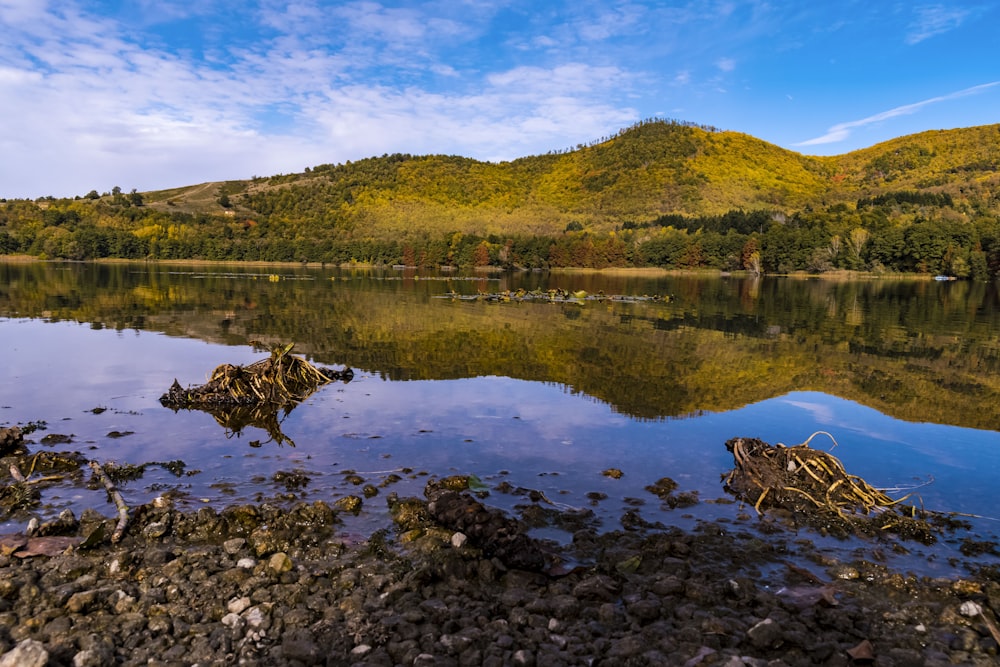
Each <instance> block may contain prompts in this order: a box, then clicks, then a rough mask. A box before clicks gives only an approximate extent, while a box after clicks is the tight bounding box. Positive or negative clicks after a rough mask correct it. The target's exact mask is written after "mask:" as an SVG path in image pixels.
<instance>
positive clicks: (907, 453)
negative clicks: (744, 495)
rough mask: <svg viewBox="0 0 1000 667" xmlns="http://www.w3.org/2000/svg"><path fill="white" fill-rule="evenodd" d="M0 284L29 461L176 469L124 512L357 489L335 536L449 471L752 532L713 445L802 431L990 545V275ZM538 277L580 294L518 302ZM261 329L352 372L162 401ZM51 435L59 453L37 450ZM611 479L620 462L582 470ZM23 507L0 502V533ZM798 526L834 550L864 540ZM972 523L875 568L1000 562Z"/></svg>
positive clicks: (148, 483) (999, 409) (5, 394)
mask: <svg viewBox="0 0 1000 667" xmlns="http://www.w3.org/2000/svg"><path fill="white" fill-rule="evenodd" d="M0 276H2V279H0V343H2V349H3V364H2V367H0V368H2V370H3V374H4V381H3V383H2V385H0V424H2V425H13V424H21V425H25V424H29V423H39V422H44V425H45V428H44V430H37V431H35V432H34V433H32V434H31V435H30V436H29V437H30V439H31V440H33V441H34V443H36V444H33V445H31V447H32V449H33V451H35V450H45V449H48V450H52V451H78V452H80V453H81V454H83V455H84V456H85V457H86V458H88V459H92V460H96V461H98V462H100V463H105V462H109V461H113V462H116V463H120V464H126V463H127V464H135V465H139V464H144V463H156V462H160V463H165V462H177V461H179V462H182V464H183V467H182V469H178V467H177V466H176V465H174V466H157V465H149V466H147V467H146V469H145V472H144V474H143V475H142V476H141V477H140V478H138V479H136V480H134V481H131V482H128V483H126V484H124V485H123V486H122V492H123V495H124V496H125V498H126V501H127V502H128V503H129V505H130V506H136V505H139V504H142V503H145V502H148V501H150V500H151V499H153V498H155V497H156V496H158V495H163V494H169V495H171V496H173V497H175V498H176V499H177V501H178V502H179V503H181V504H182V505H183V506H187V507H197V506H201V505H211V506H213V507H217V508H221V507H223V506H225V505H228V504H234V503H240V502H246V501H263V500H267V501H269V502H274V503H278V504H286V505H287V504H291V503H293V502H295V501H297V500H301V499H304V500H307V501H312V500H324V501H327V502H334V501H336V500H337V499H338V498H342V497H344V496H348V495H357V496H362V495H363V492H362V490H363V489H364V488H365V486H366V485H368V492H369V494H372V493H375V492H377V495H374V496H373V497H370V498H366V499H365V501H364V506H363V510H362V512H361V513H360V514H359V515H358V516H357V517H351V518H349V520H348V521H347V522H346V523H345V526H344V530H345V531H356V532H357V533H358V534H367V533H370V532H371V530H372V529H373V526H376V527H377V526H385V525H388V514H387V510H386V503H385V496H386V495H387V494H389V493H397V494H399V495H400V496H407V495H421V494H422V491H423V487H424V485H425V483H426V481H427V480H428V479H431V478H440V477H444V476H447V475H452V474H463V475H475V476H476V477H478V478H479V479H480V480H482V482H483V483H484V484H485V485H487V486H488V487H490V488H492V489H494V490H493V491H492V492H491V493H490V494H489V496H488V498H487V499H486V502H488V503H489V504H491V505H495V506H498V507H503V508H505V509H513V508H514V507H515V506H518V505H521V504H526V503H529V502H530V501H529V499H528V498H529V495H530V492H532V491H533V492H535V497H536V499H537V498H539V497H541V498H542V499H543V500H542V502H543V503H545V504H546V505H551V506H554V507H557V508H565V509H569V508H572V509H577V510H581V509H589V510H591V511H593V512H594V517H593V520H594V521H595V522H599V523H600V525H601V526H602V527H603V528H605V529H616V528H620V527H621V524H620V520H621V517H622V515H623V513H624V512H626V511H637V512H639V513H640V514H641V515H642V517H643V518H644V519H645V520H647V521H659V522H662V523H663V524H666V525H677V526H682V527H694V526H696V525H698V524H699V523H703V522H705V521H708V520H714V521H720V522H722V523H721V524H720V525H726V524H727V523H731V524H732V525H733V528H732V529H733V530H737V529H739V530H753V529H754V526H755V523H756V522H757V519H756V517H753V518H750V519H747V518H746V514H747V513H748V512H749V514H751V515H753V514H754V512H753V509H752V508H748V507H746V506H745V505H741V504H740V503H736V502H732V501H733V498H732V497H731V496H728V495H727V493H726V492H725V491H724V490H723V488H722V483H721V481H720V478H721V476H722V475H723V474H724V473H726V472H727V471H729V470H730V469H731V468H732V467H733V458H732V455H731V454H730V453H729V452H728V451H727V450H726V448H725V442H726V441H727V440H728V439H730V438H732V437H735V436H745V437H754V438H760V439H762V440H765V441H767V442H770V443H778V442H781V443H785V444H787V445H794V444H798V443H801V442H804V441H806V440H807V439H808V438H809V437H810V436H811V435H812V434H814V433H816V432H817V431H823V432H826V433H829V434H830V436H832V439H831V437H827V436H825V435H820V436H817V437H816V438H814V439H813V440H812V441H811V443H810V446H812V447H814V448H822V449H828V448H830V447H832V446H833V439H835V441H836V445H837V446H836V447H835V448H834V449H833V452H832V453H833V454H834V455H835V456H837V457H838V458H839V459H840V460H841V461H842V462H843V464H844V466H845V468H846V469H847V471H848V472H850V473H853V474H856V475H860V476H861V477H863V478H864V479H865V480H866V481H868V482H869V483H870V484H872V485H873V486H876V487H878V488H885V489H890V490H892V491H891V493H890V494H891V495H894V497H899V496H902V495H905V493H907V492H908V491H911V490H912V492H913V493H914V494H915V495H914V496H913V497H912V498H911V500H910V502H914V503H916V504H918V506H923V507H925V508H927V509H934V510H939V511H943V512H957V513H962V514H964V515H971V516H970V517H969V520H970V521H971V523H972V525H973V532H972V533H971V534H970V535H971V538H972V539H975V540H996V532H997V527H998V524H997V521H996V519H997V518H998V517H1000V506H998V502H997V500H996V497H995V495H994V487H995V484H996V476H997V474H998V472H1000V373H998V371H1000V335H998V332H1000V295H998V293H997V290H996V288H995V286H993V285H983V284H973V283H968V282H936V281H930V280H904V279H872V280H855V281H835V280H817V279H805V278H771V277H764V278H759V279H753V278H742V277H740V278H737V277H725V276H676V275H662V274H648V273H647V274H634V275H633V274H596V273H572V272H570V273H559V274H547V273H517V274H499V275H498V274H481V275H453V274H448V273H427V272H417V271H414V270H410V269H408V270H405V271H404V270H398V271H396V270H383V271H376V270H365V269H334V268H306V267H301V268H300V267H284V266H281V267H279V266H266V267H260V266H231V265H227V266H204V265H181V264H141V263H134V264H61V263H26V264H19V263H0ZM557 288H558V289H562V290H566V291H568V292H570V293H573V292H576V291H578V290H583V291H585V292H586V293H587V295H588V297H587V298H579V299H577V298H567V299H565V300H561V301H556V302H550V301H549V300H548V299H544V298H539V299H532V300H523V301H520V300H518V298H517V294H518V292H517V291H518V290H523V291H524V293H528V294H530V293H532V291H534V290H542V291H545V290H549V289H557ZM505 293H511V294H513V295H514V297H513V298H512V299H511V300H509V301H507V300H505V299H504V298H503V297H502V295H503V294H505ZM487 295H488V296H489V297H490V298H487ZM597 295H603V296H604V297H605V298H595V297H596V296H597ZM477 296H478V298H473V297H477ZM612 297H615V298H612ZM652 297H658V298H652ZM254 340H255V341H260V342H262V343H264V344H266V345H273V344H284V343H294V344H295V347H294V349H293V351H292V352H293V353H296V354H299V355H302V356H303V357H305V358H306V359H308V360H309V361H311V362H313V363H314V364H317V365H320V366H325V367H329V368H333V369H337V370H340V369H344V368H347V367H349V368H351V369H353V371H354V377H353V379H352V380H351V381H350V382H346V383H345V382H334V383H331V384H329V385H326V386H324V387H322V388H320V389H319V390H318V391H317V392H315V393H314V394H312V395H311V396H309V397H308V398H307V399H306V400H305V401H303V402H302V403H301V404H299V405H297V406H295V407H294V409H292V410H290V411H287V412H281V413H279V414H276V415H271V419H270V420H267V421H260V420H258V421H256V422H254V421H252V420H251V421H250V422H247V423H233V422H225V421H223V420H219V419H217V418H216V417H214V416H213V415H212V414H210V413H208V412H202V411H198V410H180V411H176V412H175V411H173V410H170V409H167V408H165V407H163V406H162V405H161V404H160V402H159V398H160V396H161V395H162V394H163V393H164V392H166V391H167V389H168V388H169V387H170V385H171V384H172V383H173V381H174V380H175V379H176V380H177V381H178V382H179V383H180V384H181V385H182V386H191V385H197V384H200V383H202V382H205V381H206V379H207V378H208V376H209V374H210V373H211V371H212V370H213V369H214V368H215V367H216V366H218V365H220V364H223V363H229V364H249V363H252V362H254V361H256V360H258V359H261V358H263V357H266V356H267V354H266V353H264V352H259V351H255V350H254V349H253V348H252V347H250V346H249V345H248V342H249V341H254ZM54 435H62V436H67V437H68V439H69V442H68V444H67V443H58V442H56V443H53V444H43V442H42V438H43V437H46V436H54ZM50 439H51V438H50ZM56 440H58V438H56ZM612 468H613V469H618V470H620V471H621V472H622V475H621V477H620V478H619V479H615V478H613V477H611V476H608V475H605V474H602V473H603V472H604V471H606V470H608V469H612ZM178 473H179V474H178ZM663 477H669V478H671V479H672V480H674V481H675V482H676V483H677V485H678V489H679V491H682V492H690V493H692V494H693V493H697V498H698V499H699V502H698V503H696V504H694V505H692V506H689V507H678V508H675V509H671V508H670V507H669V506H667V505H665V504H663V503H661V502H660V500H659V498H657V497H656V496H655V495H653V494H651V493H650V492H649V491H647V490H646V487H647V486H648V485H650V484H653V483H655V482H656V481H657V480H659V479H661V478H663ZM498 489H500V490H498ZM538 494H541V495H538ZM43 502H44V508H43V510H41V511H40V513H41V514H42V515H43V516H51V515H54V514H55V513H58V511H60V510H61V509H63V508H67V507H68V508H71V509H73V510H74V511H75V512H77V513H78V514H79V512H80V511H82V510H83V509H85V508H88V507H93V508H96V509H98V510H100V511H101V512H102V513H105V514H107V515H111V514H113V511H114V508H113V507H112V506H111V505H110V504H109V503H108V502H107V498H106V495H105V494H104V493H103V490H101V491H100V492H99V491H98V490H94V489H91V488H85V487H84V486H83V485H81V484H79V483H74V482H73V481H70V480H67V481H65V482H53V483H50V484H48V485H46V486H45V487H44V492H43ZM25 521H26V517H24V516H17V517H7V518H6V520H5V521H3V522H2V523H0V532H10V531H12V530H17V529H20V528H23V524H24V522H25ZM539 532H540V533H542V534H546V535H547V536H551V537H554V538H557V539H568V536H567V535H563V536H560V535H558V534H557V533H558V531H556V530H554V529H540V530H539ZM803 535H806V532H805V531H803ZM808 537H809V538H810V539H815V540H817V541H819V542H821V543H823V544H824V545H826V548H828V549H830V551H831V553H837V552H843V551H845V550H846V551H850V550H851V549H855V548H857V544H856V543H855V541H848V542H841V541H837V540H833V539H832V538H829V539H825V538H822V537H820V536H818V535H808ZM965 537H969V535H955V536H951V537H948V538H946V539H944V540H942V541H941V542H940V543H939V544H937V545H935V546H933V547H924V546H922V545H912V544H907V545H906V550H905V551H906V552H907V553H901V554H897V555H890V556H889V558H893V559H897V560H899V561H900V562H902V563H903V565H904V566H905V567H908V568H910V569H913V570H914V571H919V572H924V573H930V574H934V573H946V572H951V571H953V570H954V569H955V568H956V567H958V568H961V567H965V568H970V567H972V568H974V567H976V566H978V565H982V564H989V563H995V562H997V559H996V558H995V557H994V556H991V555H989V554H987V555H985V556H975V557H970V558H966V557H965V556H963V555H962V554H961V552H960V550H959V547H960V546H961V540H962V539H965Z"/></svg>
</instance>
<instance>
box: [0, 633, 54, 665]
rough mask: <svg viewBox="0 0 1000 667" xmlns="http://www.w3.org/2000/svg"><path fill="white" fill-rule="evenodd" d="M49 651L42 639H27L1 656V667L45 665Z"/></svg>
mask: <svg viewBox="0 0 1000 667" xmlns="http://www.w3.org/2000/svg"><path fill="white" fill-rule="evenodd" d="M48 661H49V652H48V651H46V650H45V646H44V645H43V644H42V642H40V641H35V640H34V639H25V640H24V641H22V642H21V643H19V644H18V645H17V646H15V647H14V648H13V649H11V650H10V651H7V652H6V653H4V654H3V655H2V656H0V667H45V665H46V664H47V663H48Z"/></svg>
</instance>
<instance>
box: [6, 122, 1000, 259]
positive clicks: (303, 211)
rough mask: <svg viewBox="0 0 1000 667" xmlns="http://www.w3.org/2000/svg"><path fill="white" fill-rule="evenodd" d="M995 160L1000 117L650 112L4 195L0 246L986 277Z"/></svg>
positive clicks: (995, 212) (72, 251) (999, 155)
mask: <svg viewBox="0 0 1000 667" xmlns="http://www.w3.org/2000/svg"><path fill="white" fill-rule="evenodd" d="M998 165H1000V125H992V126H984V127H974V128H963V129H956V130H942V131H933V132H924V133H921V134H916V135H911V136H907V137H901V138H899V139H895V140H892V141H889V142H885V143H882V144H878V145H876V146H872V147H871V148H867V149H863V150H859V151H855V152H852V153H849V154H847V155H842V156H836V157H809V156H805V155H801V154H799V153H795V152H792V151H788V150H785V149H782V148H780V147H777V146H774V145H772V144H768V143H767V142H764V141H761V140H759V139H755V138H754V137H751V136H748V135H745V134H740V133H735V132H723V131H718V130H715V129H714V128H707V127H701V126H695V125H692V124H689V123H680V122H674V121H662V120H651V121H644V122H641V123H638V124H637V125H635V126H633V127H631V128H628V129H626V130H623V131H621V132H619V133H618V134H616V135H615V136H613V137H609V138H605V139H603V140H601V141H599V142H595V143H593V144H591V145H586V146H584V145H580V146H577V147H576V148H575V149H572V150H567V151H560V152H554V153H549V154H546V155H538V156H531V157H524V158H520V159H517V160H514V161H511V162H502V163H487V162H479V161H476V160H472V159H468V158H462V157H455V156H443V155H429V156H412V155H398V154H397V155H385V156H382V157H373V158H368V159H364V160H358V161H356V162H348V163H346V164H337V165H333V164H326V165H317V166H313V167H310V168H306V169H305V170H304V171H303V172H302V173H297V174H285V175H277V176H271V177H266V178H265V177H255V178H252V179H250V180H237V181H226V182H220V183H205V184H200V185H193V186H190V187H185V188H177V189H173V190H164V191H157V192H144V193H139V192H135V191H134V190H133V191H132V192H131V193H124V192H123V191H121V189H120V188H115V189H114V190H113V191H112V192H109V193H104V194H100V193H98V192H97V191H96V190H94V191H92V192H90V193H88V194H86V195H83V196H81V197H77V198H75V199H63V200H55V199H45V200H41V201H36V202H29V201H11V202H7V203H6V204H5V205H3V206H2V207H0V252H4V253H27V254H33V255H39V256H46V257H68V258H89V257H101V256H121V257H153V258H164V257H171V258H178V257H180V258H183V257H192V258H194V257H197V258H205V259H247V260H251V259H254V260H256V259H263V260H314V261H326V262H337V263H339V262H345V261H359V262H376V263H379V262H381V263H388V264H399V263H402V264H408V265H415V264H419V265H440V264H452V265H463V264H465V265H482V264H498V265H508V266H523V267H535V266H560V265H573V266H616V265H656V266H666V267H685V268H697V267H714V268H720V269H745V268H746V269H750V270H755V271H756V270H763V271H772V272H773V271H790V270H810V271H823V270H829V269H831V268H852V269H875V270H880V269H888V270H901V271H913V270H916V271H928V272H935V273H936V272H944V273H955V274H957V275H974V276H976V277H984V276H986V275H992V274H995V273H996V272H997V271H998V270H1000V241H998V240H997V239H1000V232H997V231H995V229H994V228H996V227H997V225H998V224H1000V223H998V218H1000V194H998V185H1000V175H998ZM126 185H127V184H126ZM911 237H912V238H911ZM995 246H996V247H995ZM755 253H756V255H755ZM977 253H978V254H977ZM994 255H996V256H995V257H994Z"/></svg>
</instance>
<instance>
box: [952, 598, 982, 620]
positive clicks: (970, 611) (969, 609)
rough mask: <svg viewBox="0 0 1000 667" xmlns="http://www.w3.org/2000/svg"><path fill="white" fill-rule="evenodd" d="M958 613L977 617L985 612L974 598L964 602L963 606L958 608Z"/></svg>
mask: <svg viewBox="0 0 1000 667" xmlns="http://www.w3.org/2000/svg"><path fill="white" fill-rule="evenodd" d="M958 613H959V614H961V615H962V616H967V617H969V618H975V617H976V616H979V615H980V614H981V613H983V608H982V607H981V606H979V605H978V604H977V603H975V602H973V601H972V600H966V601H965V602H963V603H962V606H961V607H959V608H958Z"/></svg>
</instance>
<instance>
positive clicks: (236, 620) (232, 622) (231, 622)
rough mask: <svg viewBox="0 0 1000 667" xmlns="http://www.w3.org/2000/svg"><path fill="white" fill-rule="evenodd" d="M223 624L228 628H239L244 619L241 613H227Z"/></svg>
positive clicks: (223, 618)
mask: <svg viewBox="0 0 1000 667" xmlns="http://www.w3.org/2000/svg"><path fill="white" fill-rule="evenodd" d="M222 624H223V625H224V626H226V627H227V628H238V627H240V626H241V625H242V624H243V619H242V618H240V615H239V614H232V613H230V614H226V615H225V616H223V617H222Z"/></svg>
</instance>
